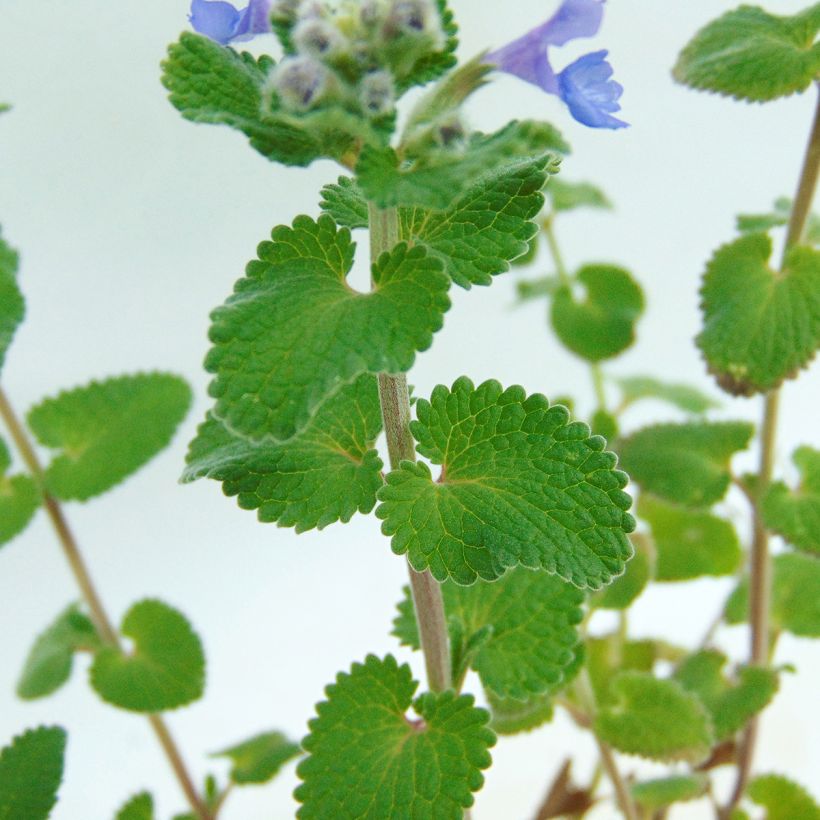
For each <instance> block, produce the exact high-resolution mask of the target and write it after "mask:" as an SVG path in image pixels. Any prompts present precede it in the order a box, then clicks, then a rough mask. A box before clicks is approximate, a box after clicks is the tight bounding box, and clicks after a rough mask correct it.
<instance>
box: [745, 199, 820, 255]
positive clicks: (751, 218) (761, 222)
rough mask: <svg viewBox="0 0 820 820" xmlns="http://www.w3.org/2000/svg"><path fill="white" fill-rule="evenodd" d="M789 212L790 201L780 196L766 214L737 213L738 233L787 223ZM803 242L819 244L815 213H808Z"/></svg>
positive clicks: (819, 221)
mask: <svg viewBox="0 0 820 820" xmlns="http://www.w3.org/2000/svg"><path fill="white" fill-rule="evenodd" d="M791 212H792V201H791V200H790V199H789V198H788V197H787V196H781V197H778V198H777V199H776V200H775V201H774V207H773V208H772V210H771V211H770V212H769V213H767V214H738V216H737V229H738V231H739V232H740V233H756V232H758V231H769V230H771V229H772V228H779V227H782V226H784V225H788V223H789V217H790V216H791ZM803 242H804V243H805V244H806V245H820V216H818V215H817V214H815V213H812V214H809V217H808V220H807V222H806V228H805V230H804V231H803Z"/></svg>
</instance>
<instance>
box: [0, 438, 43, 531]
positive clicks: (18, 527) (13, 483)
mask: <svg viewBox="0 0 820 820" xmlns="http://www.w3.org/2000/svg"><path fill="white" fill-rule="evenodd" d="M10 466H11V455H10V454H9V451H8V447H7V446H6V443H5V442H4V441H3V439H2V438H0V547H2V546H3V544H6V543H7V542H9V541H11V539H12V538H14V537H15V536H17V535H19V534H20V533H21V532H22V531H23V530H24V529H25V528H26V527H27V526H28V523H29V521H31V519H32V518H33V517H34V513H36V512H37V509H38V508H39V506H40V503H41V501H42V498H41V496H40V490H39V488H38V487H37V482H36V481H35V480H34V479H33V478H32V477H31V476H29V475H24V474H22V473H20V474H18V475H12V476H7V475H6V474H5V473H6V470H7V469H8V468H9V467H10Z"/></svg>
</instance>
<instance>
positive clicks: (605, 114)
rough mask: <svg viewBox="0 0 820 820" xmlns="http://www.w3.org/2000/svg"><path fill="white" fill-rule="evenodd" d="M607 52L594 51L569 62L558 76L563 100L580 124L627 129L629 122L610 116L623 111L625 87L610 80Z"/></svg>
mask: <svg viewBox="0 0 820 820" xmlns="http://www.w3.org/2000/svg"><path fill="white" fill-rule="evenodd" d="M608 53H609V52H607V51H594V52H592V53H591V54H585V55H584V56H583V57H580V58H579V59H577V60H576V61H575V62H574V63H570V64H569V65H568V66H567V67H566V68H565V69H564V70H563V71H562V72H561V73H560V74H559V75H558V85H559V88H560V96H561V99H562V100H563V101H564V102H565V103H566V104H567V106H569V110H570V113H571V114H572V116H573V117H575V119H576V120H578V122H581V123H583V124H584V125H588V126H590V127H591V128H626V127H627V125H628V123H625V122H624V121H623V120H619V119H617V118H616V117H612V116H610V112H612V111H620V110H621V106H620V104H619V103H618V99H619V98H620V96H621V94H622V93H623V87H622V86H621V85H620V84H619V83H616V82H615V81H614V80H612V79H610V78H611V77H612V66H611V65H610V64H609V63H608V62H607V61H606V56H607V54H608Z"/></svg>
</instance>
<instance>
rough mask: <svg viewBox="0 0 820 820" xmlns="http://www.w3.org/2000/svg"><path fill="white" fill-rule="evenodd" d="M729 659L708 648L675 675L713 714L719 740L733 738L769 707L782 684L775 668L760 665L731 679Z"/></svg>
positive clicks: (750, 667) (680, 667)
mask: <svg viewBox="0 0 820 820" xmlns="http://www.w3.org/2000/svg"><path fill="white" fill-rule="evenodd" d="M726 661H727V659H726V656H725V655H724V654H723V653H721V652H718V651H717V650H714V649H705V650H702V651H701V652H696V653H695V654H694V655H690V656H689V657H688V658H686V659H685V660H684V661H683V663H681V665H680V666H679V667H678V668H677V669H676V670H675V674H674V678H675V680H677V681H678V683H680V684H681V685H682V686H683V687H684V688H685V689H687V690H688V691H690V692H693V693H694V694H696V695H697V696H698V697H699V698H700V699H701V701H702V702H703V704H704V705H705V706H706V708H707V709H708V710H709V712H710V713H711V715H712V722H713V724H714V727H715V739H716V740H718V741H721V740H727V739H728V738H730V737H731V736H732V735H734V734H735V733H736V732H738V731H740V729H742V728H743V727H744V726H745V725H746V723H747V722H748V720H749V719H750V718H751V717H753V716H754V715H756V714H757V713H758V712H760V711H762V710H763V709H765V708H766V706H768V705H769V703H770V702H771V700H772V698H773V697H774V695H775V693H776V692H777V689H778V685H779V682H778V675H777V672H776V671H775V670H773V669H763V668H762V667H759V666H746V667H743V668H741V669H740V671H739V674H738V676H737V677H736V678H735V679H734V680H728V679H727V678H726V677H725V676H724V674H723V671H722V670H723V667H724V666H725V665H726Z"/></svg>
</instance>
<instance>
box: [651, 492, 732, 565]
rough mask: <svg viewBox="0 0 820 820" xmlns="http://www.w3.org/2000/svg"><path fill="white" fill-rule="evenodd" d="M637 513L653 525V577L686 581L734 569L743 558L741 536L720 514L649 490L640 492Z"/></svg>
mask: <svg viewBox="0 0 820 820" xmlns="http://www.w3.org/2000/svg"><path fill="white" fill-rule="evenodd" d="M637 514H638V517H639V518H643V519H644V521H646V522H647V523H648V524H649V526H650V527H651V529H652V539H653V541H654V543H655V553H656V563H655V580H656V581H689V580H691V579H692V578H700V577H701V576H703V575H716V576H719V575H733V574H734V573H735V572H736V571H737V568H738V566H739V565H740V562H741V559H742V558H743V553H742V552H741V549H740V539H739V538H738V535H737V533H736V532H735V528H734V527H733V526H732V525H731V524H730V523H729V522H728V521H726V520H724V519H723V518H718V517H717V516H716V515H712V513H710V512H706V511H704V510H693V509H690V508H687V507H683V506H680V505H678V504H670V503H668V502H666V501H662V500H661V499H660V498H655V497H654V496H652V495H649V494H648V493H642V494H641V497H640V499H639V501H638V513H637Z"/></svg>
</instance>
